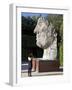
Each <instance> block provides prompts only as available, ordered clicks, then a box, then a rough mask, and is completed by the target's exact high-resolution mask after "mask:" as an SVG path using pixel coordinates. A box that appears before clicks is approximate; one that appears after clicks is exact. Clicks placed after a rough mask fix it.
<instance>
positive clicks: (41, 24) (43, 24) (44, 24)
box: [34, 17, 56, 49]
mask: <svg viewBox="0 0 72 90" xmlns="http://www.w3.org/2000/svg"><path fill="white" fill-rule="evenodd" d="M34 33H36V44H37V46H38V47H40V48H43V49H46V48H48V47H49V46H50V45H51V44H52V43H53V41H54V39H55V37H56V33H55V30H54V26H53V25H52V23H50V24H49V23H48V20H46V19H45V18H44V17H40V18H39V19H38V21H37V25H36V27H35V29H34Z"/></svg>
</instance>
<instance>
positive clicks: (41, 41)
mask: <svg viewBox="0 0 72 90" xmlns="http://www.w3.org/2000/svg"><path fill="white" fill-rule="evenodd" d="M36 40H37V41H36V45H37V46H38V47H40V48H42V49H46V48H48V47H49V46H50V45H51V44H52V42H53V38H52V37H48V36H47V35H46V34H41V35H37V37H36Z"/></svg>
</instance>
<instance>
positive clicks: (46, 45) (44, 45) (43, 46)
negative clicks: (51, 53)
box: [36, 43, 49, 49]
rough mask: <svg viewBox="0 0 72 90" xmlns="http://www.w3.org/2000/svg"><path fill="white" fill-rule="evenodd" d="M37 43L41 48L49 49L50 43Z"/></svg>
mask: <svg viewBox="0 0 72 90" xmlns="http://www.w3.org/2000/svg"><path fill="white" fill-rule="evenodd" d="M36 45H37V46H38V47H40V48H42V49H47V48H48V47H49V45H48V44H46V43H45V44H42V43H36Z"/></svg>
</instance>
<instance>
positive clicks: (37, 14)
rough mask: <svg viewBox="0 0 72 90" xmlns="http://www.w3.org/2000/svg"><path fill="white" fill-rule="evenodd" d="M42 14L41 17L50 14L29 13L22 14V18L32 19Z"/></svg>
mask: <svg viewBox="0 0 72 90" xmlns="http://www.w3.org/2000/svg"><path fill="white" fill-rule="evenodd" d="M40 14H41V16H44V17H45V16H47V15H48V14H45V13H29V12H22V13H21V15H22V16H25V17H28V16H30V17H32V16H39V15H40Z"/></svg>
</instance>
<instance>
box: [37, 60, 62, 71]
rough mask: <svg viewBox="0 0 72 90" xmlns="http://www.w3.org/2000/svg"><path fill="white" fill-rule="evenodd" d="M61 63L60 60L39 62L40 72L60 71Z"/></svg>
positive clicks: (38, 68)
mask: <svg viewBox="0 0 72 90" xmlns="http://www.w3.org/2000/svg"><path fill="white" fill-rule="evenodd" d="M59 66H60V64H59V61H58V60H53V61H52V60H45V61H44V60H39V61H37V70H38V72H51V71H59Z"/></svg>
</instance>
